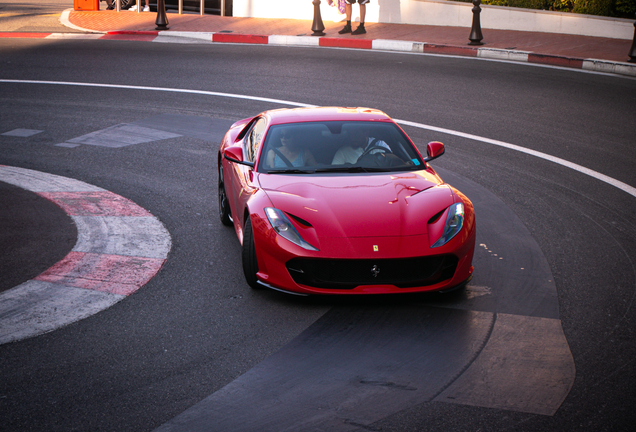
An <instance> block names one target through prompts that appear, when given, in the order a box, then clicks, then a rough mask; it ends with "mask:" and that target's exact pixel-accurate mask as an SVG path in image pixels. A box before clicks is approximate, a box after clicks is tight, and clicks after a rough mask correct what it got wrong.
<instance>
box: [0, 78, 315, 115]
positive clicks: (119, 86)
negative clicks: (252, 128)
mask: <svg viewBox="0 0 636 432" xmlns="http://www.w3.org/2000/svg"><path fill="white" fill-rule="evenodd" d="M0 83H13V84H44V85H66V86H79V87H100V88H116V89H126V90H149V91H161V92H172V93H186V94H199V95H204V96H218V97H227V98H233V99H245V100H252V101H259V102H269V103H276V104H283V105H292V106H297V107H309V108H311V107H314V106H315V105H309V104H301V103H298V102H290V101H286V100H282V99H271V98H263V97H258V96H248V95H239V94H233V93H220V92H212V91H206V90H189V89H178V88H170V87H148V86H133V85H124V84H98V83H82V82H72V81H40V80H14V79H0Z"/></svg>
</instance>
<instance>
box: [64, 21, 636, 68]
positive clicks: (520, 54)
mask: <svg viewBox="0 0 636 432" xmlns="http://www.w3.org/2000/svg"><path fill="white" fill-rule="evenodd" d="M167 17H168V21H169V23H168V27H169V30H168V32H161V36H169V35H170V34H173V35H176V33H177V32H197V33H203V34H207V33H221V34H223V35H224V37H223V38H221V37H212V36H210V38H211V41H214V42H217V41H218V42H244V43H245V42H246V43H250V42H252V43H254V42H256V41H259V42H258V43H268V42H267V37H268V36H292V37H294V36H304V37H303V38H293V42H294V43H293V44H295V45H320V46H338V47H349V48H376V49H391V48H390V47H391V46H393V47H402V48H401V49H398V50H401V51H404V50H408V51H416V52H417V51H419V52H433V53H445V54H457V55H472V56H480V57H492V58H501V59H511V60H521V61H524V55H526V54H528V55H529V56H530V58H529V59H528V60H525V61H531V62H535V63H547V64H553V65H558V66H570V67H579V68H581V67H583V68H585V67H584V66H583V65H582V63H583V62H584V61H585V60H600V61H605V62H609V63H610V64H616V63H621V64H622V65H620V66H625V67H626V69H627V70H632V69H634V71H636V68H633V67H630V66H634V67H636V64H631V63H627V62H628V61H629V56H628V53H629V51H630V48H631V44H632V41H630V40H621V39H610V38H598V37H590V36H575V35H564V34H556V33H531V32H521V31H509V30H489V29H482V34H483V37H484V38H483V40H482V42H483V45H481V46H478V47H476V46H469V45H468V43H469V40H468V36H469V34H470V28H469V27H441V26H440V27H437V26H421V25H409V24H385V23H367V25H366V28H367V33H366V34H365V35H360V36H352V35H339V34H338V30H340V29H341V28H342V26H343V23H334V22H331V21H324V25H325V30H324V32H325V33H326V36H324V37H316V36H311V34H312V30H311V27H312V21H308V20H279V19H266V18H234V17H221V16H217V15H203V16H201V15H198V14H183V15H179V14H177V13H168V14H167ZM156 18H157V14H156V13H154V12H146V13H135V12H129V11H121V12H119V13H118V12H115V11H99V12H82V11H70V12H69V13H68V22H69V23H70V24H71V25H72V26H77V27H79V28H82V29H85V30H89V31H97V32H105V33H111V35H112V36H116V34H117V32H130V33H128V34H135V33H136V34H139V35H141V34H140V33H139V32H153V33H154V32H155V27H156V25H155V20H156ZM113 32H115V33H114V34H113ZM119 34H120V35H121V33H119ZM151 34H152V33H151ZM157 34H159V33H157ZM239 35H240V36H239ZM146 36H148V34H147V35H146ZM182 36H183V35H182ZM186 36H187V35H186ZM202 36H203V35H198V37H202ZM245 36H250V37H249V38H246V37H245ZM255 36H256V37H255ZM259 36H260V38H259ZM113 38H114V37H113ZM311 38H313V39H318V40H319V41H318V42H316V41H314V42H312V41H311V40H310V39H311ZM278 40H280V38H279V39H278ZM379 41H382V42H383V43H380V42H379ZM387 41H394V43H393V44H387ZM399 41H401V42H412V43H415V44H416V45H413V44H412V45H411V47H412V49H404V47H406V48H408V47H409V45H406V44H404V43H400V42H399ZM303 42H304V43H303ZM270 43H271V42H270ZM381 46H384V48H382V47H381ZM387 47H389V48H387ZM480 51H481V52H480ZM488 53H490V54H491V55H482V54H488ZM605 71H607V72H614V71H612V70H605ZM618 73H620V72H618ZM628 75H633V76H636V72H634V73H633V74H632V73H628Z"/></svg>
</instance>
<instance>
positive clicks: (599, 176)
mask: <svg viewBox="0 0 636 432" xmlns="http://www.w3.org/2000/svg"><path fill="white" fill-rule="evenodd" d="M0 83H12V84H42V85H66V86H79V87H100V88H116V89H131V90H148V91H162V92H173V93H186V94H199V95H206V96H217V97H227V98H233V99H245V100H253V101H260V102H269V103H274V104H282V105H289V106H296V107H307V108H312V107H315V106H316V105H311V104H304V103H300V102H294V101H287V100H282V99H272V98H264V97H257V96H249V95H240V94H233V93H222V92H213V91H206V90H192V89H177V88H164V87H149V86H133V85H123V84H99V83H82V82H67V81H40V80H15V79H0ZM394 120H395V121H396V123H399V124H402V125H406V126H412V127H416V128H420V129H427V130H431V131H435V132H441V133H445V134H448V135H454V136H458V137H462V138H466V139H470V140H473V141H479V142H483V143H486V144H492V145H496V146H499V147H504V148H507V149H509V150H514V151H518V152H521V153H525V154H528V155H531V156H535V157H537V158H540V159H543V160H547V161H550V162H553V163H555V164H558V165H561V166H564V167H566V168H570V169H572V170H574V171H577V172H579V173H581V174H585V175H588V176H590V177H593V178H595V179H597V180H600V181H602V182H604V183H607V184H609V185H610V186H613V187H615V188H618V189H620V190H622V191H624V192H626V193H628V194H630V195H631V196H633V197H636V188H634V187H633V186H630V185H628V184H626V183H623V182H621V181H619V180H616V179H614V178H612V177H609V176H607V175H605V174H601V173H599V172H597V171H594V170H591V169H589V168H586V167H584V166H581V165H578V164H575V163H573V162H570V161H567V160H565V159H561V158H558V157H556V156H551V155H549V154H547V153H542V152H538V151H536V150H531V149H527V148H525V147H521V146H518V145H515V144H510V143H506V142H503V141H498V140H494V139H490V138H485V137H480V136H477V135H472V134H468V133H464V132H459V131H454V130H451V129H444V128H439V127H435V126H430V125H425V124H422V123H416V122H411V121H407V120H398V119H394Z"/></svg>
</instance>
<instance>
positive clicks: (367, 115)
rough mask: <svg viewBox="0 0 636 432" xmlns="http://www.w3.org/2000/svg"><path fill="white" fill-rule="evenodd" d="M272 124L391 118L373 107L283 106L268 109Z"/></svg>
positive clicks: (387, 119)
mask: <svg viewBox="0 0 636 432" xmlns="http://www.w3.org/2000/svg"><path fill="white" fill-rule="evenodd" d="M263 114H264V115H265V116H267V117H269V119H270V124H286V123H300V122H315V121H334V120H340V121H389V122H392V121H393V120H391V118H390V117H389V116H388V115H386V114H385V113H383V112H382V111H379V110H376V109H372V108H360V107H358V108H348V107H316V108H292V109H289V108H283V109H278V110H272V111H266V112H265V113H263Z"/></svg>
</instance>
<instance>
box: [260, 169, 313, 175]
mask: <svg viewBox="0 0 636 432" xmlns="http://www.w3.org/2000/svg"><path fill="white" fill-rule="evenodd" d="M314 172H315V171H314V170H300V169H295V168H291V169H276V170H269V171H267V174H313V173H314Z"/></svg>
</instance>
